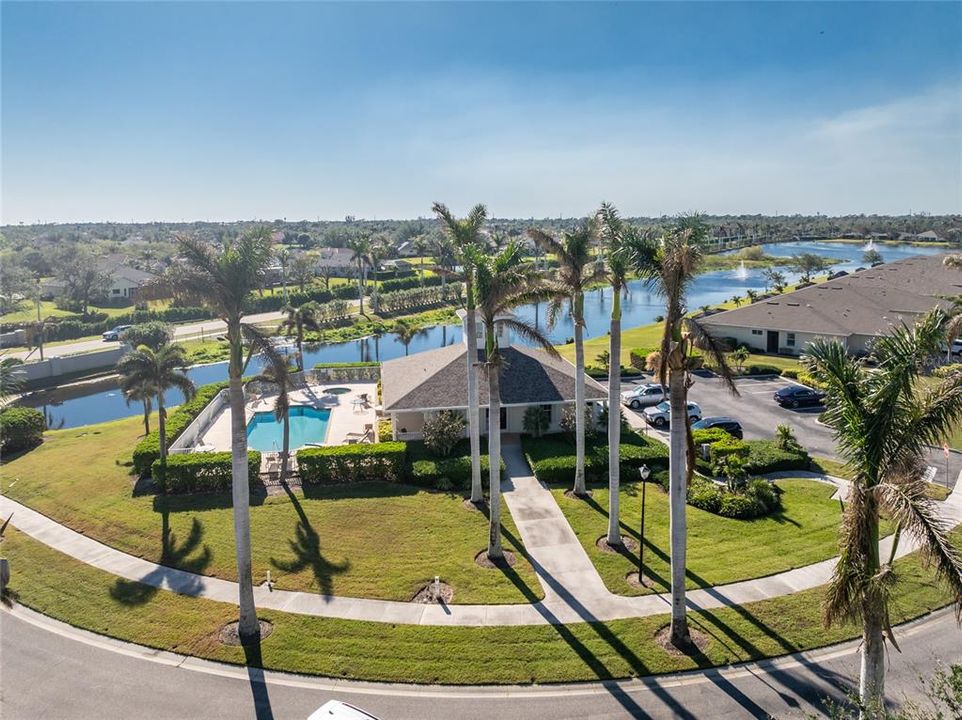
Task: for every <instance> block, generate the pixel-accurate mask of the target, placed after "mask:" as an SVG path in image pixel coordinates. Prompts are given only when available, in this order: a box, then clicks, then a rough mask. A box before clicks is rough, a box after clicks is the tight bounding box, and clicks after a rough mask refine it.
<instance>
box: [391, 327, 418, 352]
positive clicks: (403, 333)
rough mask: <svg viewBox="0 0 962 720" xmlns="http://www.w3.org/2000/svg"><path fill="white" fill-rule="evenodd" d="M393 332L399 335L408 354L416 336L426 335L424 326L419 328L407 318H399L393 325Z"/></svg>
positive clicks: (398, 337)
mask: <svg viewBox="0 0 962 720" xmlns="http://www.w3.org/2000/svg"><path fill="white" fill-rule="evenodd" d="M391 332H392V333H394V334H395V335H397V339H398V340H400V342H401V344H402V345H403V346H404V355H405V356H407V355H408V351H409V348H410V345H411V341H412V340H414V338H416V337H419V336H421V335H424V333H425V330H424V328H419V327H417V326H416V325H412V324H411V323H410V322H408V321H407V320H403V319H401V320H398V321H397V322H396V323H394V325H393V326H392V327H391Z"/></svg>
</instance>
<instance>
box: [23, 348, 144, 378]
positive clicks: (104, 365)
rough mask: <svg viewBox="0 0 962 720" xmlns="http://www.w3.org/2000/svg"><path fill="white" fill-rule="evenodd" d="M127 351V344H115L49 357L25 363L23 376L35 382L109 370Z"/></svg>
mask: <svg viewBox="0 0 962 720" xmlns="http://www.w3.org/2000/svg"><path fill="white" fill-rule="evenodd" d="M47 352H49V349H48V351H47ZM125 352H127V346H126V345H114V346H113V347H110V348H108V349H105V350H98V351H96V352H91V353H83V354H82V355H67V356H66V357H48V358H47V359H46V360H41V361H38V362H31V363H24V364H23V365H21V366H20V369H21V372H22V373H23V374H22V377H23V378H24V379H25V380H26V381H27V382H35V381H37V380H46V379H48V378H54V377H59V376H61V375H71V374H73V373H79V372H86V371H88V370H107V369H109V368H112V367H113V366H114V365H116V364H117V361H118V360H120V358H121V357H123V355H124V353H125Z"/></svg>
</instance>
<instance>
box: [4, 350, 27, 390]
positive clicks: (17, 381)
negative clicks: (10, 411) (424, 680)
mask: <svg viewBox="0 0 962 720" xmlns="http://www.w3.org/2000/svg"><path fill="white" fill-rule="evenodd" d="M21 365H23V362H22V361H21V360H20V359H19V358H9V357H8V358H3V359H2V360H0V400H6V399H7V398H8V397H11V396H13V395H16V394H17V393H19V392H20V391H21V390H23V386H24V380H23V368H21V367H20V366H21Z"/></svg>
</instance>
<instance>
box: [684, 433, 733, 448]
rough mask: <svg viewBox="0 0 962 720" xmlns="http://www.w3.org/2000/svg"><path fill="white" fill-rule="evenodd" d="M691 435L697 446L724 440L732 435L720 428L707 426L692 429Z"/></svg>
mask: <svg viewBox="0 0 962 720" xmlns="http://www.w3.org/2000/svg"><path fill="white" fill-rule="evenodd" d="M691 437H692V440H693V441H694V442H695V447H696V448H697V447H698V446H699V445H704V444H706V443H707V444H709V445H711V444H712V443H716V442H720V441H722V440H726V439H728V438H730V437H732V436H731V435H730V434H729V433H727V432H725V431H724V430H722V429H721V428H707V429H705V430H692V431H691Z"/></svg>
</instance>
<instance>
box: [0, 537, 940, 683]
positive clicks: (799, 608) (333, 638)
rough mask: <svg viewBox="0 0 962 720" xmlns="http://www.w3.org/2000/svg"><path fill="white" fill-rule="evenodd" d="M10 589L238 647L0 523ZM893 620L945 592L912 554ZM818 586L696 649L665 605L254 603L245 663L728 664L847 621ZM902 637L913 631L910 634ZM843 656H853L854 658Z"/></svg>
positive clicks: (180, 602)
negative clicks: (567, 608) (460, 619)
mask: <svg viewBox="0 0 962 720" xmlns="http://www.w3.org/2000/svg"><path fill="white" fill-rule="evenodd" d="M3 550H4V554H5V555H6V556H7V557H8V558H9V559H10V565H11V570H12V574H13V577H12V582H11V589H12V590H13V591H14V592H16V593H17V595H18V600H19V602H20V603H22V604H24V605H26V606H29V607H32V608H34V609H36V610H38V611H40V612H43V613H46V614H47V615H50V616H52V617H55V618H57V619H59V620H62V621H64V622H68V623H71V624H73V625H76V626H78V627H82V628H85V629H88V630H91V631H94V632H97V633H101V634H104V635H110V636H112V637H116V638H120V639H122V640H128V641H131V642H137V643H140V644H142V645H147V646H150V647H154V648H159V649H162V650H170V651H173V652H178V653H186V654H190V655H197V656H200V657H205V658H210V659H212V660H220V661H224V662H231V663H240V664H243V663H245V656H244V651H243V650H242V649H241V648H238V647H228V646H224V645H221V644H220V643H219V642H218V641H217V633H218V631H219V629H220V628H221V627H222V626H223V625H224V624H225V623H227V622H230V621H231V620H234V619H236V617H237V610H236V607H234V606H233V605H228V604H225V603H218V602H213V601H210V600H199V599H194V598H188V597H184V596H181V595H175V594H173V593H170V592H167V591H157V590H155V589H153V588H149V587H146V586H143V585H139V584H137V583H129V582H125V581H123V580H119V579H118V578H116V577H115V576H113V575H109V574H107V573H105V572H103V571H101V570H97V569H95V568H92V567H90V566H88V565H83V564H81V563H80V562H78V561H76V560H73V559H72V558H69V557H67V556H66V555H63V554H61V553H59V552H57V551H55V550H52V549H50V548H48V547H47V546H45V545H42V544H40V543H39V542H37V541H35V540H32V539H31V538H29V537H27V536H25V535H22V534H20V533H18V532H17V531H16V530H15V529H9V530H8V531H7V539H6V540H5V541H4V543H3ZM896 567H897V576H898V578H899V582H898V584H897V586H896V589H895V593H894V598H893V600H894V602H893V606H892V622H893V623H897V622H901V621H904V620H908V619H911V618H914V617H917V616H919V615H921V614H924V613H926V612H928V611H930V610H932V609H935V608H937V607H940V606H942V605H945V604H946V603H948V602H949V601H950V600H951V596H950V595H949V593H948V592H947V591H946V590H944V589H942V588H941V587H939V586H938V585H936V584H935V583H933V582H932V581H931V578H932V574H931V571H924V570H922V569H921V568H920V566H919V564H918V562H917V560H916V559H915V558H905V559H903V560H899V561H898V562H897V563H896ZM824 592H825V589H824V588H815V589H812V590H806V591H803V592H800V593H796V594H793V595H787V596H784V597H781V598H776V599H773V600H765V601H761V602H756V603H751V604H749V605H746V606H744V607H739V608H731V609H725V610H716V611H710V612H691V613H689V621H690V622H691V623H692V625H693V626H694V627H695V628H697V629H699V630H701V631H702V632H704V633H706V634H708V635H709V636H710V642H709V644H708V646H707V647H706V648H705V650H704V653H703V654H700V655H698V656H695V657H684V656H678V657H676V656H671V655H668V654H667V653H666V652H665V651H664V650H663V649H662V648H661V647H660V646H659V645H658V644H656V643H655V642H654V641H653V640H652V636H653V634H654V633H655V632H656V631H657V630H658V629H659V628H661V627H664V626H665V625H666V624H667V622H668V617H667V616H666V615H658V616H653V617H648V618H639V619H632V620H619V621H614V622H607V623H579V624H574V625H562V626H548V625H543V626H542V625H538V626H521V627H500V628H458V627H422V626H417V625H394V624H388V623H371V622H359V621H351V620H335V619H324V618H314V617H309V616H304V615H293V614H288V613H283V612H275V611H270V612H268V611H263V612H261V613H260V617H261V618H263V619H266V620H269V621H270V622H272V623H273V624H274V633H273V634H272V635H271V636H270V637H269V638H267V640H265V641H264V642H263V643H262V644H261V646H260V650H261V652H260V656H259V658H258V657H257V656H256V655H253V654H251V655H250V656H249V657H250V659H249V660H248V662H249V663H250V664H260V665H263V666H264V667H266V668H270V669H273V670H285V671H291V672H299V673H307V674H314V675H325V676H330V677H339V678H351V679H363V680H390V681H406V682H422V683H445V684H467V683H472V684H475V683H532V682H539V683H545V682H573V681H584V680H598V679H609V678H621V677H631V676H637V675H650V674H653V673H664V672H672V671H679V670H689V669H693V668H696V667H708V666H711V665H727V664H730V663H734V662H739V661H745V660H753V659H758V658H761V657H766V656H773V655H783V654H785V653H789V652H795V651H798V650H803V649H808V648H813V647H818V646H822V645H827V644H830V643H835V642H839V641H841V640H845V639H848V638H852V637H855V636H856V635H857V634H858V631H857V628H856V627H855V626H852V625H847V626H841V627H834V628H831V629H828V630H824V629H822V625H821V618H820V614H821V609H820V605H821V599H822V597H823V596H824ZM907 642H912V641H911V640H908V641H907ZM852 662H856V661H855V660H852Z"/></svg>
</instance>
